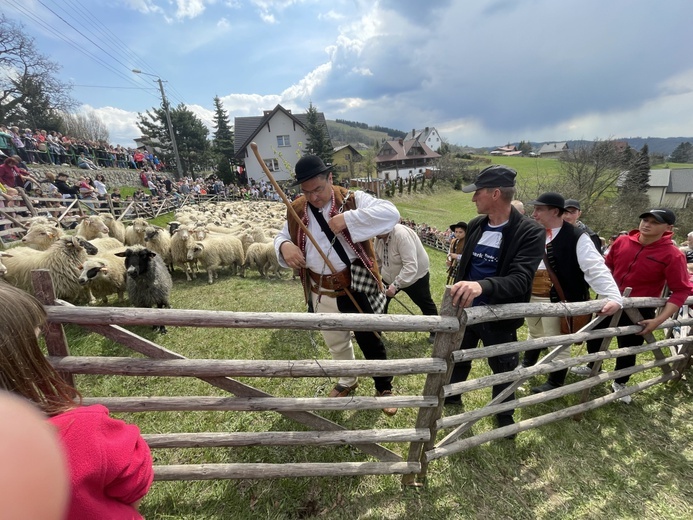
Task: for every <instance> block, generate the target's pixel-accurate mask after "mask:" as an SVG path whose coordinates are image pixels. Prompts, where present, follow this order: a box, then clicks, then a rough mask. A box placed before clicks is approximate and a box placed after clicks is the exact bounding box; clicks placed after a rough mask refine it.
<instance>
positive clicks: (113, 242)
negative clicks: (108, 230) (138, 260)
mask: <svg viewBox="0 0 693 520" xmlns="http://www.w3.org/2000/svg"><path fill="white" fill-rule="evenodd" d="M89 243H90V244H91V245H93V246H94V247H95V248H96V249H98V250H99V252H98V253H97V254H101V253H104V252H106V251H113V250H114V249H120V248H121V247H123V246H124V244H123V243H122V242H121V241H120V240H118V239H117V238H114V237H101V238H95V239H93V240H89Z"/></svg>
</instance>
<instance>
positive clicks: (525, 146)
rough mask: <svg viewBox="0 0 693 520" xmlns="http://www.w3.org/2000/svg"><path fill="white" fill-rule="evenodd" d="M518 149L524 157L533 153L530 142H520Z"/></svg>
mask: <svg viewBox="0 0 693 520" xmlns="http://www.w3.org/2000/svg"><path fill="white" fill-rule="evenodd" d="M517 149H518V150H520V151H521V152H522V153H523V154H524V155H527V154H529V152H531V151H532V143H530V142H529V141H520V144H518V145H517Z"/></svg>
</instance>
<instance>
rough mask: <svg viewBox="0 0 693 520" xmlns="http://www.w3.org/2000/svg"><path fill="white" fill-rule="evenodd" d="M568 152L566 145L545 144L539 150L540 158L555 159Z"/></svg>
mask: <svg viewBox="0 0 693 520" xmlns="http://www.w3.org/2000/svg"><path fill="white" fill-rule="evenodd" d="M567 151H568V143H566V142H565V141H563V142H562V143H545V144H543V145H542V147H541V148H539V156H540V157H557V156H559V155H561V154H562V153H563V152H567Z"/></svg>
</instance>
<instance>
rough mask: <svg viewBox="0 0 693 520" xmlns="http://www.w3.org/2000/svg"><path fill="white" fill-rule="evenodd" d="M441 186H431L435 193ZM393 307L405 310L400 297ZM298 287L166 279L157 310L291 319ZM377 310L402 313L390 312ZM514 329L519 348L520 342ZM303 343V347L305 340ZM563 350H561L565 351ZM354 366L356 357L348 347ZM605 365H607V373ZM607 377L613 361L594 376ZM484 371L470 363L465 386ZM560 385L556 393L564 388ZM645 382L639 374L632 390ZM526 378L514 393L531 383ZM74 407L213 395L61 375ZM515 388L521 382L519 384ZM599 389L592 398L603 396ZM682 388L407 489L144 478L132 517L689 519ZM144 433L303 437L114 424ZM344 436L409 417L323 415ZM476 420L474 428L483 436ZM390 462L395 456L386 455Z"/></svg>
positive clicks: (279, 343)
mask: <svg viewBox="0 0 693 520" xmlns="http://www.w3.org/2000/svg"><path fill="white" fill-rule="evenodd" d="M441 188H442V186H441ZM394 202H395V203H396V204H397V206H398V207H399V208H400V210H401V212H402V214H403V215H404V216H410V217H411V218H414V219H415V220H416V221H417V222H424V221H425V222H428V223H431V224H434V225H436V226H440V227H447V226H448V225H449V224H450V223H453V222H457V221H458V220H460V219H464V220H467V219H469V218H471V217H473V216H474V214H475V213H476V212H475V210H474V209H473V205H471V196H470V195H468V194H463V193H461V192H456V191H453V190H449V189H448V190H441V191H436V193H435V194H434V195H430V196H422V195H412V196H405V197H401V198H400V197H395V199H394ZM429 256H430V258H431V286H432V292H433V295H434V299H435V300H436V301H438V302H439V301H440V300H441V297H442V294H443V290H444V283H445V266H444V254H443V253H442V252H438V251H432V250H429ZM400 294H401V295H399V296H398V298H399V299H401V300H402V301H403V302H404V303H405V304H406V305H407V307H409V308H410V309H412V310H414V309H415V310H416V312H417V313H418V308H416V307H415V306H414V305H413V303H411V301H410V300H409V299H408V298H407V296H406V295H404V294H402V293H400ZM301 300H302V297H301V289H300V284H299V283H298V282H296V281H293V280H289V279H282V280H273V281H267V280H261V279H260V278H259V277H258V276H257V273H256V272H253V273H250V274H248V276H247V277H246V278H244V279H243V278H239V277H230V276H229V275H228V274H227V273H222V274H221V276H220V280H219V282H218V283H215V284H214V285H212V286H208V285H207V284H206V277H198V279H197V280H196V281H193V282H186V281H185V277H184V275H182V273H180V272H178V273H176V274H175V276H174V291H173V295H172V304H173V307H174V308H179V309H184V308H188V309H210V310H230V311H252V312H268V311H286V312H301V311H303V310H304V307H303V305H302V303H301ZM390 312H391V313H398V314H406V313H407V311H405V310H404V309H403V308H402V307H401V306H400V305H399V304H398V303H397V302H396V301H393V302H391V305H390ZM134 330H135V331H136V332H137V333H139V334H141V335H143V336H144V337H147V338H149V339H151V340H153V341H155V342H157V343H159V344H161V345H163V346H164V347H166V348H169V349H171V350H174V351H176V352H179V353H181V354H184V355H186V356H189V357H196V358H214V359H312V358H318V359H321V358H327V357H329V354H328V352H327V349H326V347H325V346H324V343H323V341H322V338H321V337H320V335H319V334H318V333H310V332H304V331H296V330H286V331H281V330H245V329H226V330H217V329H206V328H205V329H195V328H192V327H185V328H182V327H180V328H170V330H169V334H168V335H166V336H159V335H156V334H154V333H153V332H152V331H151V330H150V328H148V327H139V328H134ZM524 334H525V333H524V331H521V334H520V336H521V338H524ZM67 335H68V339H69V344H70V349H71V352H72V353H73V354H77V355H80V354H81V355H107V356H120V355H130V352H129V351H128V350H127V349H126V348H124V347H122V346H119V345H116V344H113V343H112V342H110V341H108V340H105V339H103V338H102V337H100V336H98V335H94V334H88V333H85V332H83V331H82V330H81V329H80V328H78V327H75V326H70V327H67ZM427 336H428V334H427V333H423V332H420V333H389V332H388V333H387V334H386V335H385V341H386V345H387V348H388V354H389V356H390V357H391V358H413V357H425V356H428V355H430V350H431V348H430V345H429V344H428V343H427V341H426V340H427ZM311 338H312V339H314V340H315V343H313V342H312V341H311ZM574 348H575V349H577V347H574ZM356 355H357V357H359V358H361V357H362V356H361V353H360V351H359V350H358V349H356ZM612 363H613V362H612ZM607 366H608V367H612V366H613V365H607ZM488 373H490V371H489V368H488V365H487V364H486V363H485V362H478V363H477V362H475V364H474V371H473V374H472V375H473V377H478V376H480V375H484V374H488ZM572 377H573V376H571V375H569V382H572V381H574V379H572ZM648 377H652V375H649V376H646V375H639V376H637V377H634V378H633V379H634V380H635V381H639V380H642V379H646V378H648ZM242 381H243V382H244V383H247V384H250V385H252V386H256V387H258V388H260V389H262V390H264V391H267V392H269V393H271V394H274V395H278V396H296V397H301V396H305V397H310V396H315V395H325V393H326V391H328V390H329V389H330V388H331V386H332V384H333V383H334V381H329V380H327V379H325V378H318V379H304V380H301V379H296V380H293V379H287V380H284V379H249V378H243V379H242ZM423 382H424V377H423V376H408V377H398V378H397V379H396V381H395V391H396V392H397V393H400V394H410V395H420V393H421V389H422V386H423ZM537 382H539V381H538V380H534V381H531V382H530V384H533V383H537ZM77 384H78V387H79V388H80V389H81V391H82V392H83V393H84V395H85V396H90V397H91V396H127V395H133V396H155V395H161V396H169V395H171V396H173V395H225V394H224V392H223V391H221V390H218V389H216V388H214V387H211V386H209V385H207V384H205V383H202V382H200V381H198V380H195V379H190V378H142V377H131V378H127V377H117V376H77ZM528 386H529V385H528ZM372 392H373V387H372V381H371V380H370V379H366V378H364V379H362V381H361V387H360V388H359V390H358V394H359V395H372ZM607 392H608V388H607V387H606V386H603V387H598V388H597V389H595V390H594V391H593V395H595V396H599V395H604V394H606V393H607ZM692 393H693V386H692V385H691V382H690V381H687V380H684V381H681V382H679V383H676V384H672V385H666V386H658V387H655V388H652V389H649V390H647V391H645V392H643V393H640V394H636V395H635V396H634V400H633V403H632V404H631V405H630V406H626V405H622V404H620V403H615V404H612V405H610V406H606V407H604V408H601V409H599V410H596V411H593V412H589V413H587V414H586V415H585V417H584V419H583V420H582V421H580V422H575V421H573V420H570V419H568V420H564V421H561V422H558V423H555V424H552V425H549V426H545V427H542V428H539V429H535V430H531V431H528V432H523V433H521V434H519V436H518V438H517V440H516V441H515V442H511V441H506V440H503V441H497V442H492V443H489V444H486V445H483V446H480V447H477V448H474V449H471V450H468V451H467V452H464V453H461V454H456V455H454V456H451V457H449V458H446V459H442V460H437V461H434V462H433V463H432V464H431V465H430V468H429V473H428V475H429V476H428V480H427V483H426V484H427V485H426V487H425V488H424V489H422V490H418V491H416V490H411V489H407V490H402V489H401V486H400V478H399V477H397V476H367V477H339V476H337V475H335V476H334V477H333V478H299V479H274V480H254V481H253V480H238V481H236V480H230V481H199V482H157V483H155V484H154V485H153V487H152V490H151V492H150V493H149V495H148V496H147V497H146V498H145V499H144V501H143V504H142V507H141V511H142V513H143V514H144V516H145V517H146V518H154V519H174V518H175V519H178V518H184V519H228V518H234V519H287V518H288V519H299V518H300V519H304V518H306V519H307V518H329V519H348V520H353V519H356V518H359V519H393V518H394V519H396V518H401V519H410V518H411V519H414V518H427V519H431V520H435V519H451V518H455V519H457V518H474V519H476V518H478V519H495V518H512V519H535V518H538V519H552V520H553V519H573V518H613V519H621V518H638V519H639V518H656V519H660V518H665V519H678V518H687V517H689V516H690V512H691V511H690V504H691V501H692V500H693V479H691V475H692V474H693V444H692V442H691V439H693V423H692V422H691V420H690V417H691V413H692V412H693V405H692V404H691V395H692ZM489 397H490V396H489V392H488V391H479V392H474V393H470V394H468V395H466V396H465V397H464V401H465V407H466V409H467V410H471V409H473V408H477V407H480V406H483V404H485V403H486V402H487V401H488V399H489ZM574 402H575V397H567V398H564V399H560V400H558V401H556V402H551V403H547V404H543V405H540V406H537V407H532V408H525V409H523V410H522V411H518V412H516V417H518V418H520V417H521V418H522V419H527V418H529V417H534V416H538V415H540V414H542V413H545V412H547V411H552V410H558V409H560V408H562V407H565V406H568V405H570V404H574ZM118 416H119V417H122V418H124V419H125V420H128V421H132V422H134V423H136V424H138V425H139V426H140V428H141V429H142V431H143V432H145V433H164V432H206V431H210V432H212V431H286V430H303V429H304V428H303V427H301V426H300V425H298V424H296V423H294V422H292V421H289V420H287V419H285V418H283V417H282V416H281V415H279V414H276V413H272V412H262V413H231V412H228V413H222V412H192V413H172V412H171V413H170V412H162V413H133V414H118ZM324 416H325V417H327V418H329V419H332V420H335V421H337V422H339V423H340V424H343V425H344V426H346V427H347V428H354V429H357V428H361V429H366V428H409V427H413V425H414V421H415V419H416V411H414V410H400V412H399V413H398V414H397V415H396V416H394V417H391V418H390V417H386V416H385V415H384V414H382V413H380V412H379V411H375V410H374V411H354V412H352V411H349V412H326V413H324ZM492 427H493V426H492V422H491V421H490V420H489V419H485V420H483V421H480V422H479V423H477V424H476V425H475V426H474V428H473V432H474V433H480V432H483V431H485V430H488V429H490V428H492ZM387 447H388V448H390V449H393V450H395V451H397V452H400V453H402V454H403V455H405V456H406V446H403V445H396V444H392V445H388V446H387ZM153 453H154V457H155V462H156V463H157V464H183V463H228V462H266V463H282V462H337V461H364V460H369V459H368V457H366V456H365V455H363V454H362V453H361V452H359V451H357V450H354V449H351V448H349V447H326V448H317V447H303V446H298V447H289V448H283V447H282V448H274V447H250V448H217V449H207V450H205V449H159V450H154V452H153Z"/></svg>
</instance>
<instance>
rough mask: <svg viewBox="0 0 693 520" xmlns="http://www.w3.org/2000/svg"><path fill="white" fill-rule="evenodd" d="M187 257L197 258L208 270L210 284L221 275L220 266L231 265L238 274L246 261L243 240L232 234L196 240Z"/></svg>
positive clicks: (190, 259) (232, 270) (234, 272)
mask: <svg viewBox="0 0 693 520" xmlns="http://www.w3.org/2000/svg"><path fill="white" fill-rule="evenodd" d="M187 258H188V260H189V261H192V260H197V261H198V262H199V263H200V265H201V266H202V268H203V269H205V270H206V271H207V276H208V279H209V283H210V284H211V283H214V279H215V278H218V277H219V274H218V270H219V268H220V267H222V266H229V267H231V272H232V273H233V274H236V272H237V269H238V268H241V269H242V267H243V263H244V262H245V257H244V255H243V245H242V244H241V241H240V240H239V239H237V238H236V237H233V236H230V235H227V236H211V237H209V238H207V239H206V240H203V241H200V242H195V244H194V245H193V246H192V247H189V248H188V254H187Z"/></svg>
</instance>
